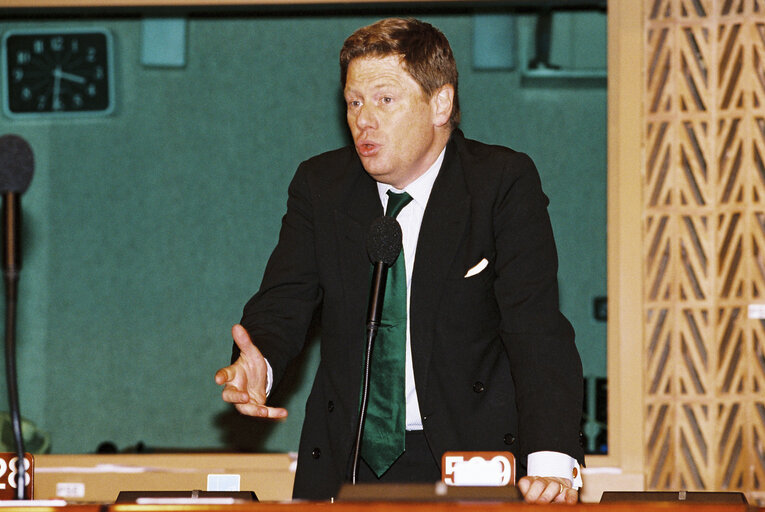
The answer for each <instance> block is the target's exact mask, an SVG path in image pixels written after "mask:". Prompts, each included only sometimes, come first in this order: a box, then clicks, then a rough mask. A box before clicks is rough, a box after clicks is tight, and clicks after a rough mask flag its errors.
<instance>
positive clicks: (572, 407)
mask: <svg viewBox="0 0 765 512" xmlns="http://www.w3.org/2000/svg"><path fill="white" fill-rule="evenodd" d="M508 167H509V169H510V170H509V171H508V172H505V173H503V184H502V186H501V187H500V189H499V190H500V195H499V196H498V197H497V200H496V202H495V209H494V236H495V241H496V250H497V263H496V276H497V277H496V281H495V286H494V289H495V294H496V298H497V302H498V305H499V307H500V311H501V325H500V331H501V337H502V340H503V342H504V344H505V347H506V349H507V352H508V356H509V359H510V365H511V372H512V374H513V381H514V384H515V387H516V406H517V409H518V421H519V425H518V426H519V438H520V439H521V440H522V447H521V449H522V452H523V454H524V455H526V454H528V453H532V452H536V451H557V452H561V453H566V454H569V455H571V456H572V457H574V458H576V459H577V460H579V462H580V463H583V461H584V454H583V449H582V447H581V444H580V436H579V427H580V421H581V417H582V395H583V380H582V364H581V360H580V358H579V353H578V351H577V348H576V345H575V343H574V330H573V328H572V327H571V324H570V323H569V322H568V320H567V319H566V318H565V317H564V316H563V314H562V313H561V312H560V309H559V304H558V281H557V271H558V259H557V258H558V257H557V251H556V248H555V242H554V239H553V232H552V227H551V225H550V219H549V216H548V213H547V204H548V199H547V197H546V196H545V194H544V193H543V191H542V187H541V183H540V179H539V174H538V172H537V170H536V167H535V166H534V164H533V162H532V161H531V159H530V158H529V157H528V156H526V155H524V154H522V153H513V154H512V155H511V156H510V165H509V166H508Z"/></svg>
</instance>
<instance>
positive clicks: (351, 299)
mask: <svg viewBox="0 0 765 512" xmlns="http://www.w3.org/2000/svg"><path fill="white" fill-rule="evenodd" d="M348 173H349V175H351V176H353V178H351V180H349V181H347V182H346V185H345V186H343V187H341V188H342V190H340V191H339V193H340V195H339V196H337V197H338V198H339V200H338V203H339V204H338V205H337V207H336V208H335V210H334V212H333V218H334V222H335V228H336V233H335V236H336V240H337V251H338V253H337V254H339V255H342V256H341V257H339V258H334V260H335V261H336V264H337V265H338V269H337V271H338V274H339V275H340V276H341V279H342V286H343V296H344V298H343V304H344V307H345V308H346V310H347V316H346V318H347V321H348V322H350V325H351V326H355V325H357V324H358V333H359V334H358V339H355V340H353V342H352V343H349V344H348V361H358V365H357V368H358V371H353V372H351V373H350V376H351V378H352V381H351V384H350V385H351V386H352V388H353V389H357V388H358V387H359V385H360V380H361V365H362V353H363V351H364V319H365V318H366V312H367V304H368V302H369V284H370V276H371V273H370V269H371V264H370V262H369V257H368V255H367V251H366V240H367V235H368V232H369V226H370V225H371V223H372V221H373V220H374V219H376V218H377V217H380V216H381V215H383V208H382V204H381V203H380V196H379V195H378V193H377V185H376V184H375V181H374V180H373V179H372V178H371V177H370V176H369V175H368V174H367V173H366V171H364V168H363V167H362V166H361V163H360V162H359V161H358V160H355V163H354V164H353V166H352V167H351V168H349V169H348ZM352 329H353V327H351V330H352ZM350 421H351V423H352V422H353V419H352V418H351V419H350Z"/></svg>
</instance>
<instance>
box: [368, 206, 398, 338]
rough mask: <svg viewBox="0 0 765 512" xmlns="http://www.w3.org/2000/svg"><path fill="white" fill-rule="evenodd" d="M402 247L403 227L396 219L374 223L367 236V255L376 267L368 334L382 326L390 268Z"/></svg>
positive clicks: (371, 288)
mask: <svg viewBox="0 0 765 512" xmlns="http://www.w3.org/2000/svg"><path fill="white" fill-rule="evenodd" d="M401 247H402V242H401V226H400V225H399V223H398V221H397V220H396V219H394V218H393V217H386V216H383V217H380V218H378V219H376V220H375V221H374V222H372V225H371V226H370V228H369V234H368V235H367V254H368V255H369V261H371V262H372V264H373V265H374V269H373V272H372V286H371V287H370V289H369V307H368V309H367V332H369V331H370V330H374V331H377V328H378V327H379V326H380V316H381V315H382V307H383V299H384V298H385V281H386V277H387V276H388V268H389V267H390V266H391V265H393V263H394V262H395V261H396V258H398V255H399V254H400V253H401Z"/></svg>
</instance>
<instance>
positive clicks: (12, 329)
mask: <svg viewBox="0 0 765 512" xmlns="http://www.w3.org/2000/svg"><path fill="white" fill-rule="evenodd" d="M18 199H19V198H18V196H17V195H16V194H13V193H6V194H4V197H3V210H4V211H3V214H4V215H3V218H4V219H6V224H5V226H3V227H4V229H5V230H7V231H6V233H8V234H11V233H12V236H6V237H5V239H6V241H7V243H6V247H4V254H3V258H4V262H5V265H3V267H4V269H3V281H4V283H5V376H6V381H7V386H8V404H9V406H10V413H11V426H12V429H13V438H14V441H15V444H16V457H17V459H16V460H17V462H16V466H17V470H16V499H19V500H23V499H26V497H25V483H26V481H25V477H26V471H25V467H24V438H23V436H22V432H21V411H20V408H19V390H18V385H17V382H18V379H17V376H16V302H17V297H18V284H19V272H18V267H17V265H16V264H15V262H16V261H18V254H19V252H18V251H19V248H18V246H17V245H18V244H17V240H19V237H18V236H15V235H16V234H17V233H16V230H17V229H18V225H19V223H18V220H20V219H19V213H20V206H19V200H18Z"/></svg>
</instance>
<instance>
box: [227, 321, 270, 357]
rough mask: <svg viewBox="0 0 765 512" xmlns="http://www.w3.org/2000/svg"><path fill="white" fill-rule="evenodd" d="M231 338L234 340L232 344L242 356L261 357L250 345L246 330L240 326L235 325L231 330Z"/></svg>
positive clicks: (250, 340)
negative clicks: (234, 344)
mask: <svg viewBox="0 0 765 512" xmlns="http://www.w3.org/2000/svg"><path fill="white" fill-rule="evenodd" d="M231 336H232V337H233V338H234V343H236V346H237V347H239V351H240V352H241V353H242V354H245V355H246V356H247V357H249V358H257V357H263V356H262V355H261V354H260V350H258V347H256V346H255V345H254V344H253V343H252V339H251V338H250V333H248V332H247V329H245V328H244V327H242V326H241V325H240V324H236V325H235V326H233V327H232V328H231Z"/></svg>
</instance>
